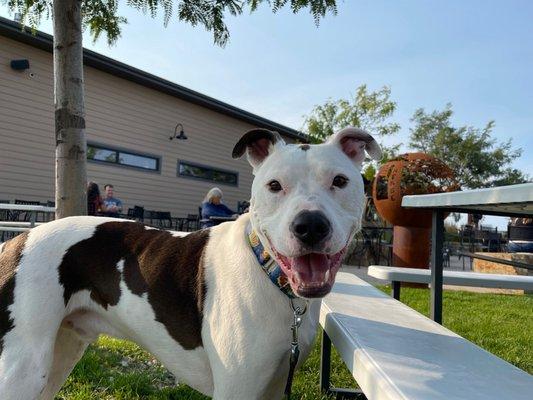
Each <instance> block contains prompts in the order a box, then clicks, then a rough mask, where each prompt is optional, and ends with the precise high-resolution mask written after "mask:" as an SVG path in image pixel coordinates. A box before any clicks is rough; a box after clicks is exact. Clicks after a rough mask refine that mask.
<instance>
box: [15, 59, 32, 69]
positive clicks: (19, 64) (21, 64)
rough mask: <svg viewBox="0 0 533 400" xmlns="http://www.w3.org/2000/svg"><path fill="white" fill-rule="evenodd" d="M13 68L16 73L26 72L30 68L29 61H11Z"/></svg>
mask: <svg viewBox="0 0 533 400" xmlns="http://www.w3.org/2000/svg"><path fill="white" fill-rule="evenodd" d="M11 68H12V69H14V70H15V71H25V70H27V69H29V68H30V62H29V61H28V60H11Z"/></svg>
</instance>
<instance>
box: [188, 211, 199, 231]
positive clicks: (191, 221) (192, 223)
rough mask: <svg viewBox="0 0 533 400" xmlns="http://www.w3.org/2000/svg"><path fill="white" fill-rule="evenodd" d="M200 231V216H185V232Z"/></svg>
mask: <svg viewBox="0 0 533 400" xmlns="http://www.w3.org/2000/svg"><path fill="white" fill-rule="evenodd" d="M198 229H200V216H199V215H196V214H187V222H186V228H185V230H186V231H187V232H193V231H197V230H198Z"/></svg>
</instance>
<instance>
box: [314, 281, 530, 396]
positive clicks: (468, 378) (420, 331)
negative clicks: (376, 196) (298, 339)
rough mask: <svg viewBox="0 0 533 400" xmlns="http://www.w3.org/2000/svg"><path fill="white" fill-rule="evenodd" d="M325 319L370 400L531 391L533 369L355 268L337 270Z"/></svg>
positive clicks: (326, 302) (328, 331)
mask: <svg viewBox="0 0 533 400" xmlns="http://www.w3.org/2000/svg"><path fill="white" fill-rule="evenodd" d="M320 324H321V326H322V327H323V329H324V332H325V334H326V335H327V337H329V339H330V340H331V342H332V343H333V345H334V346H335V347H336V349H337V350H338V352H339V353H340V355H341V357H342V359H343V360H344V362H345V363H346V365H347V367H348V368H349V370H350V371H351V372H352V374H353V376H354V378H355V380H356V381H357V383H358V384H359V386H360V387H361V389H362V391H363V392H364V394H365V395H366V397H367V398H368V399H370V400H392V399H409V400H431V399H435V400H440V399H442V400H444V399H446V400H451V399H468V400H478V399H479V400H482V399H483V400H489V399H498V400H501V399H515V400H526V399H527V400H530V399H531V398H532V397H531V396H532V393H533V377H532V376H530V375H529V374H527V373H526V372H524V371H522V370H521V369H519V368H516V367H515V366H513V365H511V364H509V363H508V362H506V361H504V360H502V359H500V358H498V357H496V356H495V355H493V354H491V353H489V352H487V351H485V350H483V349H481V348H480V347H478V346H476V345H475V344H473V343H471V342H469V341H468V340H466V339H464V338H462V337H461V336H459V335H457V334H455V333H453V332H452V331H450V330H448V329H446V328H444V327H443V326H441V325H439V324H438V323H436V322H434V321H432V320H430V319H429V318H426V317H425V316H423V315H422V314H420V313H418V312H417V311H415V310H413V309H411V308H409V307H407V306H406V305H405V304H402V303H400V302H399V301H397V300H395V299H393V298H392V297H390V296H388V295H386V294H385V293H383V292H381V291H380V290H378V289H376V288H374V287H373V286H371V285H370V284H368V283H367V282H365V281H363V280H362V279H360V278H358V277H356V276H355V275H352V274H349V273H344V272H340V273H338V275H337V279H336V283H335V285H334V287H333V290H332V292H331V293H330V294H329V295H328V296H326V297H325V298H324V299H323V301H322V307H321V312H320Z"/></svg>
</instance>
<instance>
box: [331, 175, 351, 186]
mask: <svg viewBox="0 0 533 400" xmlns="http://www.w3.org/2000/svg"><path fill="white" fill-rule="evenodd" d="M347 184H348V178H346V177H345V176H342V175H337V176H336V177H335V178H333V183H332V185H333V186H336V187H338V188H341V189H342V188H343V187H345V186H346V185H347Z"/></svg>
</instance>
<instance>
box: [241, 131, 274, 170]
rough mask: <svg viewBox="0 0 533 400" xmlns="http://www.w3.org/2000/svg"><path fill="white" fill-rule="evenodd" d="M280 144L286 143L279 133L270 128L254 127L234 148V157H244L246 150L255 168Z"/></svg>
mask: <svg viewBox="0 0 533 400" xmlns="http://www.w3.org/2000/svg"><path fill="white" fill-rule="evenodd" d="M278 144H285V142H284V141H283V139H282V138H281V136H280V135H279V133H277V132H273V131H269V130H268V129H252V130H251V131H248V132H246V133H245V134H244V135H243V137H241V138H240V139H239V141H238V142H237V144H236V145H235V147H234V148H233V153H232V157H233V158H239V157H242V155H243V154H244V153H245V152H246V156H247V158H248V161H249V162H250V164H251V165H252V167H254V168H255V167H257V166H258V165H260V164H261V163H262V162H263V161H264V160H265V158H267V157H268V156H269V155H270V154H272V152H273V151H274V148H275V145H278Z"/></svg>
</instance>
